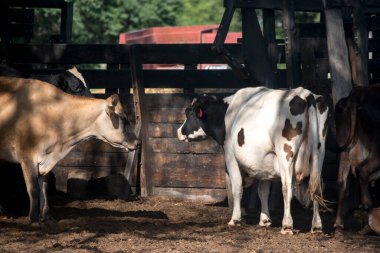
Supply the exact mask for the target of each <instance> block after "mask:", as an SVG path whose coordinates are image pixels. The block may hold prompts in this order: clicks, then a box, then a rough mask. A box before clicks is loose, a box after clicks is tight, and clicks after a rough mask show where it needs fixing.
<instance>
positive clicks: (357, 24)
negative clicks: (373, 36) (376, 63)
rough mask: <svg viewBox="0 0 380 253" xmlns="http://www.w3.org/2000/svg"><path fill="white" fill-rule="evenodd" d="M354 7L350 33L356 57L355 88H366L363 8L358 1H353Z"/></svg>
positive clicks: (367, 82) (366, 34) (366, 70)
mask: <svg viewBox="0 0 380 253" xmlns="http://www.w3.org/2000/svg"><path fill="white" fill-rule="evenodd" d="M354 3H355V6H354V9H353V21H354V22H353V26H352V33H353V35H354V36H353V37H354V40H353V42H354V49H355V56H356V58H357V59H356V61H355V62H356V64H355V65H354V66H353V67H355V72H356V75H355V77H356V78H355V79H354V84H355V85H356V86H368V85H369V77H368V30H367V24H366V21H365V17H364V12H363V7H362V6H361V3H360V1H359V0H354Z"/></svg>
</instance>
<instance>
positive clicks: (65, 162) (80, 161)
mask: <svg viewBox="0 0 380 253" xmlns="http://www.w3.org/2000/svg"><path fill="white" fill-rule="evenodd" d="M126 159H127V153H120V152H119V153H102V154H100V153H97V152H95V153H94V154H92V153H89V152H70V154H68V155H67V156H66V157H65V158H64V159H62V160H61V161H60V162H58V164H57V165H58V166H71V167H81V166H84V167H91V166H94V167H96V166H110V167H124V166H125V163H126Z"/></svg>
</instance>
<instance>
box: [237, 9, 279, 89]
mask: <svg viewBox="0 0 380 253" xmlns="http://www.w3.org/2000/svg"><path fill="white" fill-rule="evenodd" d="M241 11H242V30H243V57H244V64H245V66H246V67H247V69H248V71H249V72H250V76H251V77H253V78H254V79H256V80H257V81H258V84H259V85H263V86H267V87H271V88H274V87H275V79H274V73H273V71H271V69H272V68H271V64H270V60H269V57H268V54H267V48H266V46H265V41H264V37H263V34H262V32H261V29H260V25H259V21H258V19H257V15H256V11H255V10H254V9H242V10H241ZM250 85H255V84H254V83H251V84H250Z"/></svg>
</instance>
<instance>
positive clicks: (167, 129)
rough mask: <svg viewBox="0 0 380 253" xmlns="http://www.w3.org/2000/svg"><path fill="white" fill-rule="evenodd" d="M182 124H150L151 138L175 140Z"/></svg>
mask: <svg viewBox="0 0 380 253" xmlns="http://www.w3.org/2000/svg"><path fill="white" fill-rule="evenodd" d="M180 126H181V124H172V123H151V124H149V130H148V132H149V136H150V137H153V138H174V137H176V136H177V129H178V128H179V127H180Z"/></svg>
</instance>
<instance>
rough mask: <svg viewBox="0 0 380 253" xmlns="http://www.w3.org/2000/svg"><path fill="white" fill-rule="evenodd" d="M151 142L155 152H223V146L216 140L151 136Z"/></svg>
mask: <svg viewBox="0 0 380 253" xmlns="http://www.w3.org/2000/svg"><path fill="white" fill-rule="evenodd" d="M150 143H151V146H152V150H153V152H155V153H173V154H174V153H176V154H194V153H197V154H215V153H219V154H222V153H223V149H222V147H221V146H220V145H219V144H218V143H217V142H216V141H214V140H212V139H210V138H209V139H207V140H204V141H199V142H182V141H180V140H178V139H177V138H151V139H150Z"/></svg>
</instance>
